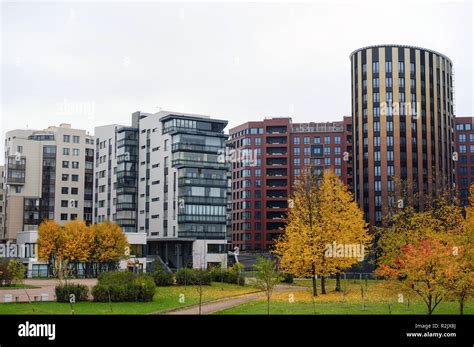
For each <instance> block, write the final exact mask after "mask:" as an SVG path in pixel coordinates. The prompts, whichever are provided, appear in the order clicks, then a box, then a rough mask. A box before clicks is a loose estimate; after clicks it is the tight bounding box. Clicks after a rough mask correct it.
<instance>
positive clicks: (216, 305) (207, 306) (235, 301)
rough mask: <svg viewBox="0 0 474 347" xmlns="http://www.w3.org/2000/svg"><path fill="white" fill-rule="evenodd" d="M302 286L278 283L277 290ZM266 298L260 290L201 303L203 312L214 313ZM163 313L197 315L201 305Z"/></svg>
mask: <svg viewBox="0 0 474 347" xmlns="http://www.w3.org/2000/svg"><path fill="white" fill-rule="evenodd" d="M301 288H305V287H299V286H290V285H284V284H281V285H278V286H277V287H276V288H275V292H280V293H281V292H288V293H291V292H293V291H297V290H301ZM263 298H265V293H264V292H260V293H252V294H242V295H239V296H233V297H229V298H223V299H218V300H214V301H211V302H206V303H204V304H202V305H201V314H212V313H215V312H218V311H222V310H225V309H227V308H231V307H234V306H239V305H242V304H246V303H248V302H250V301H254V300H258V299H263ZM161 314H170V315H180V314H184V315H186V314H190V315H197V314H199V305H192V306H189V307H185V308H181V309H176V310H170V311H167V312H164V313H161Z"/></svg>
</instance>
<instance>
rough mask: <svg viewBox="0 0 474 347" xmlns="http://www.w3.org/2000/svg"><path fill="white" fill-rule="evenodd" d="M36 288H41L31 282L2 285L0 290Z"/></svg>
mask: <svg viewBox="0 0 474 347" xmlns="http://www.w3.org/2000/svg"><path fill="white" fill-rule="evenodd" d="M23 288H26V289H35V288H41V287H38V286H32V285H30V284H11V285H9V286H0V290H7V289H23Z"/></svg>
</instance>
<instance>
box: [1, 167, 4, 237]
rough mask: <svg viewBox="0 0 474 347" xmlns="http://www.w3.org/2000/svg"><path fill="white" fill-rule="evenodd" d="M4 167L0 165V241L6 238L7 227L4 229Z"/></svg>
mask: <svg viewBox="0 0 474 347" xmlns="http://www.w3.org/2000/svg"><path fill="white" fill-rule="evenodd" d="M3 173H4V172H3V165H0V240H2V239H4V238H5V235H4V233H5V227H4V215H3V212H4V209H5V184H4V177H3Z"/></svg>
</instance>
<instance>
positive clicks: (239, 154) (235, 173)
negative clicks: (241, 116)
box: [228, 117, 352, 251]
mask: <svg viewBox="0 0 474 347" xmlns="http://www.w3.org/2000/svg"><path fill="white" fill-rule="evenodd" d="M228 143H229V146H230V147H231V148H232V150H233V151H234V156H233V158H234V160H232V165H231V171H232V194H231V199H232V201H231V206H232V244H233V245H234V246H238V247H239V248H240V249H241V250H244V251H261V250H269V249H270V248H271V247H272V245H273V244H274V242H275V240H276V239H277V238H278V237H279V235H280V234H281V233H282V231H281V229H282V228H283V227H284V226H285V223H286V222H287V219H286V218H287V212H288V199H289V198H290V196H291V192H292V187H293V184H294V182H295V180H297V179H298V178H299V177H300V175H302V174H303V171H304V170H305V168H311V169H312V170H313V172H315V173H316V174H321V173H322V172H323V170H324V169H326V168H332V169H333V170H334V171H335V173H336V174H337V175H338V176H339V177H341V180H342V181H343V182H345V183H346V184H347V185H348V186H349V189H351V184H352V128H351V118H350V117H345V118H344V120H343V121H341V122H328V123H293V122H292V120H291V118H265V119H264V120H262V121H255V122H247V123H244V124H242V125H239V126H237V127H235V128H232V129H230V139H229V141H228Z"/></svg>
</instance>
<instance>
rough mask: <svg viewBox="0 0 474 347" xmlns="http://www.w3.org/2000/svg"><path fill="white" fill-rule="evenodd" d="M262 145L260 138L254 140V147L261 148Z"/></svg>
mask: <svg viewBox="0 0 474 347" xmlns="http://www.w3.org/2000/svg"><path fill="white" fill-rule="evenodd" d="M261 145H262V138H261V137H256V138H255V146H261Z"/></svg>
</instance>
